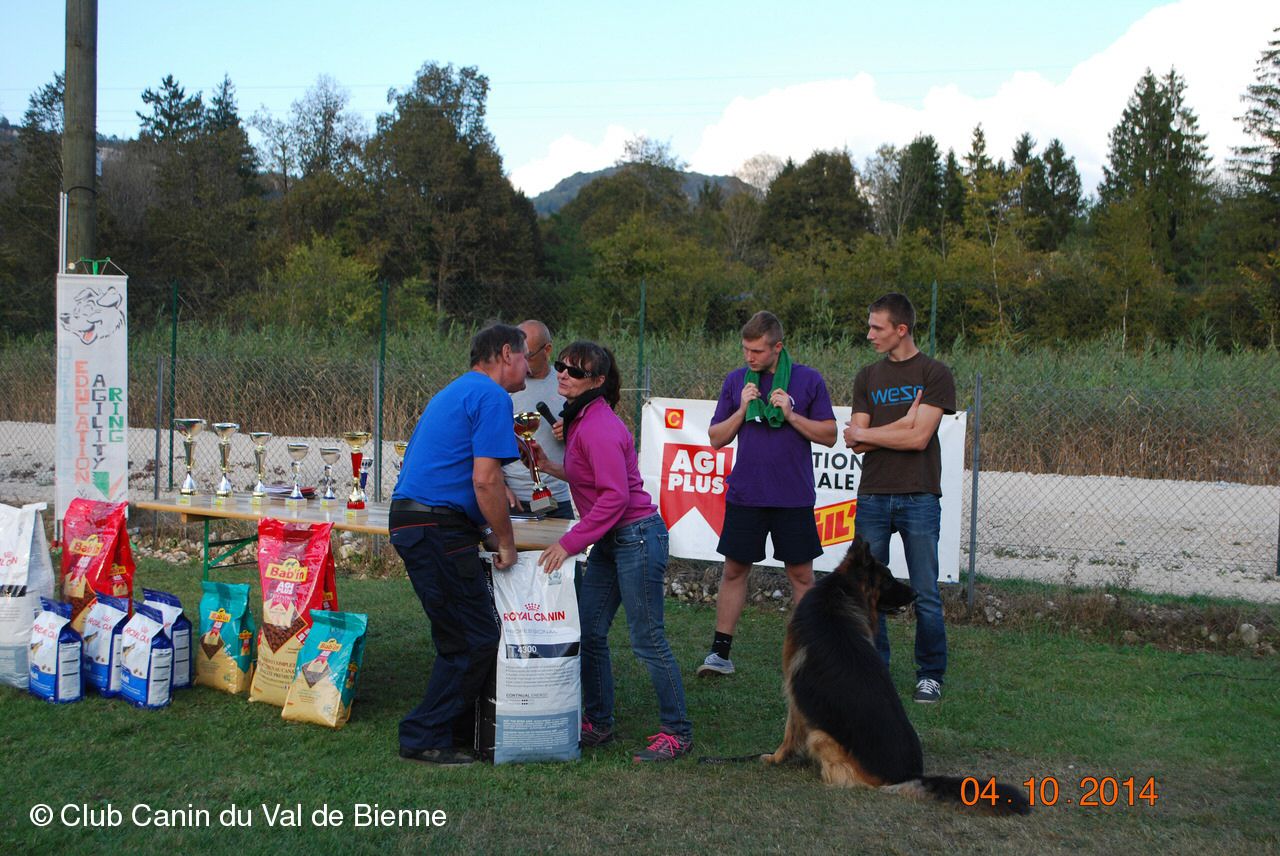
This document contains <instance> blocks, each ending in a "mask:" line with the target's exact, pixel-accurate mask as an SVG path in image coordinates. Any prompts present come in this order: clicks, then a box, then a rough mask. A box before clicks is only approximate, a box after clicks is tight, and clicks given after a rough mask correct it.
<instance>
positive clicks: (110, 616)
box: [82, 594, 129, 697]
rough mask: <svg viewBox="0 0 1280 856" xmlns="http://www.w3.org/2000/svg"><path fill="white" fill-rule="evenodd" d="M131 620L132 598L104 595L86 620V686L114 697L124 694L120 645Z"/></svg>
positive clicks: (87, 615) (83, 663)
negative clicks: (126, 625) (121, 679)
mask: <svg viewBox="0 0 1280 856" xmlns="http://www.w3.org/2000/svg"><path fill="white" fill-rule="evenodd" d="M128 622H129V601H128V600H127V599H125V598H123V597H112V596H111V595H109V594H100V595H98V599H97V600H96V601H94V602H93V604H92V605H90V607H89V609H88V610H87V611H86V615H85V619H84V653H83V656H82V668H83V670H84V682H85V685H86V686H89V687H93V688H94V689H95V690H97V691H98V693H99V694H101V695H104V696H107V697H110V696H117V695H120V674H121V665H120V647H121V639H123V638H124V637H123V633H124V626H125V624H127V623H128Z"/></svg>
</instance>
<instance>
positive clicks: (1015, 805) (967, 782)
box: [881, 776, 1031, 817]
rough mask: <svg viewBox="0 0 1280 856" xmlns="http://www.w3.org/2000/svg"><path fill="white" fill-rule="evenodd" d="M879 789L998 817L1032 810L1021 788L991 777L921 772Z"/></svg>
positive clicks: (1028, 812) (1027, 812)
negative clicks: (915, 776)
mask: <svg viewBox="0 0 1280 856" xmlns="http://www.w3.org/2000/svg"><path fill="white" fill-rule="evenodd" d="M881 790H882V791H889V792H891V793H895V794H906V795H907V796H913V797H917V798H919V799H933V800H937V801H938V802H944V803H951V804H953V805H956V806H958V807H960V808H965V809H972V810H973V811H977V812H981V813H983V814H991V815H996V816H997V817H1003V816H1006V815H1011V814H1030V813H1031V804H1030V803H1029V802H1027V797H1026V795H1025V794H1023V792H1022V789H1021V788H1017V787H1014V786H1012V785H1006V784H1000V783H998V782H997V781H996V780H995V778H993V777H988V778H986V779H982V778H979V777H977V776H966V777H964V778H960V777H958V776H921V777H920V778H918V779H911V780H909V781H906V782H899V783H898V784H896V785H885V786H884V787H882V788H881Z"/></svg>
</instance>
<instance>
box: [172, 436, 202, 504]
mask: <svg viewBox="0 0 1280 856" xmlns="http://www.w3.org/2000/svg"><path fill="white" fill-rule="evenodd" d="M173 427H174V428H175V429H177V431H178V433H179V434H181V435H182V455H183V458H184V459H185V462H186V465H187V477H186V478H184V479H183V480H182V486H181V487H179V488H178V494H179V498H178V502H180V503H182V504H184V505H187V504H190V503H191V497H193V496H195V493H196V477H195V476H193V475H192V474H191V467H192V464H193V463H194V458H195V453H196V435H197V434H199V433H200V431H201V430H203V428H204V420H203V419H175V420H173Z"/></svg>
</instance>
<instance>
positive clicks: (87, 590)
mask: <svg viewBox="0 0 1280 856" xmlns="http://www.w3.org/2000/svg"><path fill="white" fill-rule="evenodd" d="M128 507H129V503H127V502H116V503H111V502H98V501H97V500H93V499H83V498H81V497H76V498H75V499H73V500H71V505H69V506H68V507H67V516H66V517H65V518H63V521H62V540H63V548H62V599H63V600H65V601H67V602H68V603H70V604H71V626H72V627H74V628H75V630H76V632H77V633H83V632H84V619H85V616H86V615H87V612H88V609H89V607H90V606H92V605H93V602H94V601H95V600H96V599H97V596H98V595H99V594H109V595H111V596H112V597H122V598H124V599H125V600H126V601H129V602H132V601H133V573H134V564H133V551H132V550H131V549H129V532H128V530H127V529H126V528H125V513H126V511H127V509H128Z"/></svg>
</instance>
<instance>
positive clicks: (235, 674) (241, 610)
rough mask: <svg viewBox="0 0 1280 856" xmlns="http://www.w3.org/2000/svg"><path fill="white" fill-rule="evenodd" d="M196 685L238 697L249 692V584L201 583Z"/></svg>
mask: <svg viewBox="0 0 1280 856" xmlns="http://www.w3.org/2000/svg"><path fill="white" fill-rule="evenodd" d="M201 586H202V587H203V588H204V595H203V596H202V597H201V598H200V645H199V646H198V647H197V648H196V652H195V654H196V683H197V684H202V685H204V686H206V687H213V688H214V689H215V690H222V691H223V692H228V693H232V694H233V695H234V694H239V693H242V692H244V691H245V690H247V689H249V681H250V680H251V679H252V677H253V662H254V659H255V657H254V655H255V649H256V641H257V640H256V638H255V637H256V635H257V634H256V633H255V631H254V624H253V613H252V611H251V610H250V609H249V584H248V583H214V582H204V583H201Z"/></svg>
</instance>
